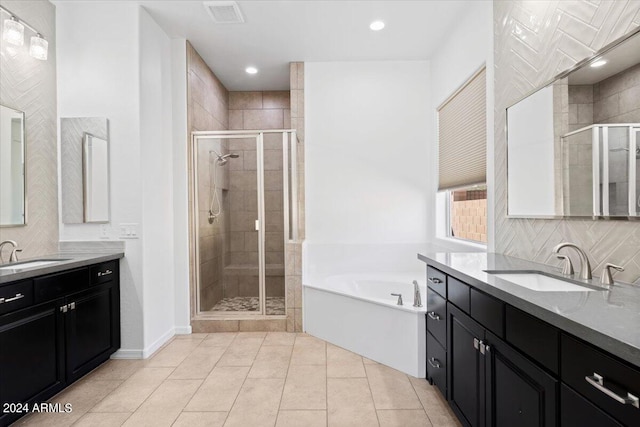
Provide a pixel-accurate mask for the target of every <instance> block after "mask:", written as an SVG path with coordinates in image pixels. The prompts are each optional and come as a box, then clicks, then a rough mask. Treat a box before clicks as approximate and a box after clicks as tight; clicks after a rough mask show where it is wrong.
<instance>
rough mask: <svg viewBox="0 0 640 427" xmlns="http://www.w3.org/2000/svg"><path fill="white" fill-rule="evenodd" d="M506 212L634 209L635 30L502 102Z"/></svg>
mask: <svg viewBox="0 0 640 427" xmlns="http://www.w3.org/2000/svg"><path fill="white" fill-rule="evenodd" d="M507 147H508V152H507V169H508V172H507V174H508V180H507V185H508V202H507V207H508V212H507V214H508V216H509V217H521V218H556V217H592V218H610V217H616V218H637V217H639V216H640V30H635V31H634V32H633V33H631V34H629V35H627V36H625V37H623V38H622V39H620V40H618V41H617V42H614V43H612V44H611V45H609V46H607V47H606V48H604V49H603V50H602V51H600V52H598V53H597V54H596V55H594V56H592V57H591V58H588V59H585V60H584V61H582V62H580V63H579V64H578V65H576V66H575V67H574V68H573V69H571V70H568V71H566V72H564V73H562V74H560V75H559V76H557V77H556V78H555V79H554V80H553V81H552V82H551V83H549V84H547V85H545V86H544V87H542V88H540V89H537V90H536V91H534V92H533V93H532V94H530V95H528V96H526V97H525V98H524V99H522V100H521V101H519V102H517V103H516V104H514V105H513V106H511V107H509V108H508V109H507Z"/></svg>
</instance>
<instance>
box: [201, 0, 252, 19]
mask: <svg viewBox="0 0 640 427" xmlns="http://www.w3.org/2000/svg"><path fill="white" fill-rule="evenodd" d="M204 7H205V9H207V12H208V13H209V16H211V19H213V22H215V23H216V24H242V23H243V22H244V18H243V17H242V12H240V7H238V3H236V2H235V1H205V2H204Z"/></svg>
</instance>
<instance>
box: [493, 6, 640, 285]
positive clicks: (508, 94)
mask: <svg viewBox="0 0 640 427" xmlns="http://www.w3.org/2000/svg"><path fill="white" fill-rule="evenodd" d="M638 26H640V2H638V1H602V2H591V1H523V0H518V1H509V2H494V34H495V39H494V51H495V58H494V62H495V88H496V89H495V117H496V119H495V222H496V223H495V230H496V238H495V247H496V252H499V253H505V254H508V255H512V256H516V257H519V258H524V259H528V260H533V261H536V262H541V263H548V264H557V263H558V261H557V260H556V259H555V257H553V256H552V254H551V251H552V248H553V247H554V246H555V245H556V244H558V243H560V242H562V241H571V242H574V243H576V244H578V245H579V246H580V247H582V248H583V249H585V250H586V251H587V252H588V254H589V256H590V259H591V261H592V266H593V267H594V270H595V273H594V276H595V275H596V274H599V273H600V271H601V269H602V267H603V265H604V263H606V262H613V263H616V264H619V265H622V266H624V267H625V269H626V270H625V271H624V272H622V273H618V274H617V275H616V276H615V277H616V279H617V280H620V281H625V282H636V283H638V284H640V226H639V225H638V223H637V222H633V221H592V220H573V219H563V220H542V219H510V218H507V217H506V211H507V161H506V157H507V156H506V153H507V140H506V134H505V124H506V123H505V120H506V115H505V109H506V108H507V107H508V106H510V105H512V104H513V103H514V102H515V101H517V100H518V99H520V98H521V97H522V96H524V95H525V94H526V93H528V92H530V91H531V90H533V89H534V88H536V87H539V86H540V85H542V84H544V83H545V82H546V81H548V80H550V79H551V78H552V77H553V76H555V75H556V74H558V73H559V72H561V71H563V70H565V69H567V68H570V67H571V66H572V65H573V64H575V63H576V62H578V61H580V60H582V59H584V58H586V57H588V56H591V55H592V54H593V53H595V52H596V51H597V50H598V49H600V48H602V47H604V46H605V45H607V44H608V43H611V42H613V41H614V40H616V39H617V38H619V37H621V36H623V35H624V34H626V33H628V32H630V31H632V30H633V29H635V28H637V27H638ZM516 28H517V29H518V30H516ZM524 36H526V37H524Z"/></svg>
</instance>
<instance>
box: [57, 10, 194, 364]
mask: <svg viewBox="0 0 640 427" xmlns="http://www.w3.org/2000/svg"><path fill="white" fill-rule="evenodd" d="M57 33H58V38H59V43H58V55H59V57H60V58H61V59H60V60H59V62H58V64H59V65H58V111H59V115H60V117H106V118H108V119H109V127H110V129H109V133H110V135H109V137H110V138H109V143H110V162H111V164H110V167H111V171H110V172H111V174H110V179H111V183H110V186H111V195H110V199H111V221H110V223H109V224H108V227H109V229H108V233H107V234H108V236H107V237H108V238H109V239H117V238H118V231H119V230H118V229H119V227H118V225H119V224H121V223H136V224H139V226H138V235H139V236H140V238H139V239H130V240H126V251H125V258H124V259H123V260H122V262H121V304H122V309H121V311H122V313H121V314H122V348H121V350H120V352H119V355H120V356H121V357H142V356H147V355H149V354H150V353H151V352H153V351H154V350H155V349H157V348H158V347H159V346H160V345H161V344H162V343H163V342H164V341H166V340H167V339H168V338H169V337H171V336H172V335H173V333H174V331H175V329H176V321H175V316H174V314H175V313H181V314H182V316H181V319H180V322H181V323H180V324H179V325H178V329H179V330H180V331H181V332H188V331H189V319H188V312H189V305H188V283H183V285H184V287H185V289H184V290H182V294H185V293H186V297H184V296H182V299H181V303H182V304H183V305H184V306H180V307H179V308H178V307H176V306H174V304H175V303H174V295H175V294H176V289H175V285H174V283H175V281H174V279H175V277H174V275H175V274H176V272H175V270H174V262H173V260H174V255H175V254H174V245H173V243H174V232H175V230H174V208H175V207H174V197H173V167H174V159H173V155H174V145H175V144H179V145H181V146H184V145H185V139H184V138H185V135H186V131H185V132H184V133H182V134H181V135H180V139H179V140H178V141H176V143H175V144H174V142H173V137H174V134H173V120H174V117H173V114H172V111H173V107H172V104H173V100H172V97H173V96H174V95H180V94H182V98H184V99H186V85H184V86H183V87H177V88H174V87H173V85H172V83H173V80H174V76H173V75H172V73H173V64H172V57H173V56H172V55H173V51H174V46H173V43H172V41H171V40H170V39H169V37H168V36H167V35H166V34H165V33H164V32H163V31H162V29H161V28H160V27H159V26H158V25H157V24H156V23H155V21H153V19H152V18H151V17H150V16H149V15H148V13H147V12H146V11H145V10H144V9H143V8H140V7H139V6H137V5H136V4H131V3H127V2H90V3H76V2H72V3H67V2H59V3H58V4H57ZM182 43H183V44H184V40H182ZM176 57H179V56H176ZM183 61H186V57H185V59H183ZM182 78H186V77H184V76H183V77H182ZM178 105H179V106H180V102H178ZM179 111H180V110H179ZM182 111H183V115H184V116H185V120H184V122H185V123H186V113H185V112H184V111H186V107H185V106H184V105H182ZM184 150H185V151H186V147H185V148H184ZM184 158H185V159H186V154H185V156H184ZM184 170H185V172H184V174H185V176H186V162H185V164H184ZM185 187H186V185H185ZM179 199H180V200H182V199H185V200H186V189H185V190H184V194H180V197H179ZM184 209H186V203H185V206H184ZM185 218H186V214H185ZM101 237H102V236H101V231H100V225H96V224H66V225H65V224H60V240H62V241H64V240H85V241H86V240H89V241H90V240H101ZM184 256H186V257H188V253H187V252H185V254H184ZM178 258H180V257H178ZM186 268H187V269H188V261H187V267H186ZM187 271H188V270H187ZM184 313H187V318H186V323H184V322H185V316H184Z"/></svg>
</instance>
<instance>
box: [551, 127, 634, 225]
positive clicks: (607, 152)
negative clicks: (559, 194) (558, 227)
mask: <svg viewBox="0 0 640 427" xmlns="http://www.w3.org/2000/svg"><path fill="white" fill-rule="evenodd" d="M562 147H563V150H564V153H563V159H564V165H563V173H564V179H563V182H564V186H563V195H564V196H563V200H564V212H565V214H566V215H583V216H587V215H592V216H604V217H622V216H628V217H637V216H638V215H640V123H631V124H594V125H591V126H587V127H585V128H582V129H578V130H576V131H573V132H570V133H568V134H566V135H564V136H563V137H562Z"/></svg>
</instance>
